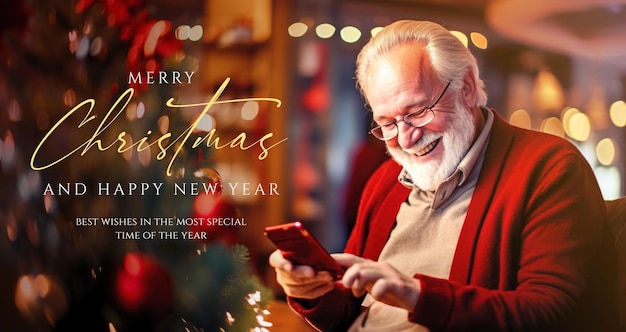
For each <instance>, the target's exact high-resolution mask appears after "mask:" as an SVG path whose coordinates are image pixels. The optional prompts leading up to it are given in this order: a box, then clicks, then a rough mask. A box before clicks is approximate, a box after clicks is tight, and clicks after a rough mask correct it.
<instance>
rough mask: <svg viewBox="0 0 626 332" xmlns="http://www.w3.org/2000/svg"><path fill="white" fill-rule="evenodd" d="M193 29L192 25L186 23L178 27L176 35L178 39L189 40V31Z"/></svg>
mask: <svg viewBox="0 0 626 332" xmlns="http://www.w3.org/2000/svg"><path fill="white" fill-rule="evenodd" d="M190 31H191V27H190V26H188V25H186V24H184V25H181V26H179V27H178V28H176V31H175V35H176V39H178V40H187V39H189V32H190Z"/></svg>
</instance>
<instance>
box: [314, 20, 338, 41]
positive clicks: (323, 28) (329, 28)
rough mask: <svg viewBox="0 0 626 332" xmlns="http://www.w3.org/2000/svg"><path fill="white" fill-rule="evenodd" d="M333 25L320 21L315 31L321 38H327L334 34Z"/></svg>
mask: <svg viewBox="0 0 626 332" xmlns="http://www.w3.org/2000/svg"><path fill="white" fill-rule="evenodd" d="M335 30H337V29H336V28H335V26H333V25H332V24H329V23H322V24H320V25H318V26H317V27H316V28H315V33H316V34H317V36H318V37H320V38H322V39H328V38H330V37H332V36H333V35H334V34H335Z"/></svg>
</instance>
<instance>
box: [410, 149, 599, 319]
mask: <svg viewBox="0 0 626 332" xmlns="http://www.w3.org/2000/svg"><path fill="white" fill-rule="evenodd" d="M522 155H523V154H522ZM520 157H521V156H520ZM512 159H515V158H512ZM526 161H527V162H530V163H531V164H532V162H533V160H526ZM535 161H536V162H537V163H539V164H540V165H536V164H535V165H531V166H521V167H522V168H523V167H534V169H536V170H538V171H534V172H521V174H519V175H521V176H518V177H517V178H516V177H515V176H514V175H515V174H504V175H508V176H507V177H506V178H507V179H509V180H506V181H501V182H500V186H499V187H498V189H496V193H495V195H494V196H493V198H492V199H491V201H490V209H489V211H488V212H487V214H486V215H485V218H484V220H483V221H482V227H481V231H480V233H479V238H477V240H476V241H477V245H476V249H475V250H476V253H475V254H474V256H473V257H474V261H473V262H471V269H472V271H473V272H472V273H471V276H470V280H469V281H468V283H469V284H464V283H461V282H458V281H450V280H445V279H437V278H432V277H429V276H425V275H421V274H416V275H414V277H415V278H418V279H420V281H421V285H422V293H421V295H420V299H419V301H418V303H417V305H416V307H415V310H414V312H413V314H410V315H409V320H410V321H412V322H415V323H419V324H422V325H425V326H426V327H428V328H429V329H430V330H431V331H458V330H467V329H469V330H481V331H482V330H484V331H527V330H533V331H536V330H548V331H554V330H561V329H563V328H564V325H568V324H571V325H575V326H573V327H574V329H575V330H584V329H581V328H582V326H580V325H577V324H578V323H573V322H581V324H583V323H582V322H584V321H585V320H584V319H583V318H582V316H589V315H593V313H591V312H589V311H588V310H591V309H589V308H591V305H590V303H592V301H595V300H593V298H594V296H595V297H597V296H599V295H600V294H598V293H596V294H589V293H591V292H588V290H589V288H588V286H589V285H590V284H591V283H590V272H591V269H592V265H593V264H594V263H595V259H596V258H597V257H598V254H599V252H600V247H601V242H602V240H603V234H605V233H604V228H603V224H604V223H603V222H602V221H603V218H605V210H604V202H603V200H602V196H601V194H600V192H599V189H598V186H597V183H596V181H595V177H594V175H593V173H592V171H591V169H590V167H589V166H588V164H587V163H586V161H585V160H584V159H583V158H582V156H580V155H578V154H577V153H568V154H563V153H562V152H561V153H556V155H553V156H548V155H546V157H543V159H538V160H535ZM511 162H518V163H523V162H524V160H512V161H511ZM535 166H539V167H535ZM511 169H513V170H518V171H519V170H520V167H517V168H515V167H512V168H511ZM524 175H528V177H526V176H524ZM515 179H517V180H515ZM507 181H508V182H507ZM521 188H526V189H521ZM500 219H509V220H500ZM502 225H509V226H510V227H507V226H502ZM507 233H508V234H507ZM515 234H517V235H515ZM498 241H499V242H500V243H493V242H498ZM489 242H491V243H489ZM493 248H500V249H502V251H504V252H501V253H499V254H498V255H495V256H494V255H491V254H488V253H486V251H493V250H486V249H493ZM497 269H504V270H509V272H506V271H505V272H502V271H499V272H498V271H494V270H497ZM480 271H492V272H491V273H485V274H482V272H480ZM507 273H511V274H512V275H513V278H512V279H513V280H514V284H513V285H507V283H508V282H507V281H506V275H507ZM489 274H490V275H489ZM493 279H500V280H493ZM492 284H493V285H496V286H495V287H493V288H492V287H486V286H485V285H492ZM594 303H595V306H596V307H598V306H600V308H601V305H599V304H598V302H597V301H595V302H594ZM585 306H587V307H585ZM581 308H585V309H581ZM593 310H596V311H601V310H605V309H604V308H602V309H599V310H598V309H593ZM608 311H610V310H608ZM599 315H602V313H599ZM599 315H596V318H597V317H598V316H599ZM577 316H579V317H577ZM579 318H580V319H579ZM609 321H610V318H607V324H608V326H610V323H609ZM587 322H589V320H587ZM603 323H604V322H602V321H599V320H596V321H595V322H594V323H593V324H595V325H590V326H588V327H589V328H591V329H592V330H598V328H599V327H601V326H602V324H603ZM599 330H602V328H600V329H599Z"/></svg>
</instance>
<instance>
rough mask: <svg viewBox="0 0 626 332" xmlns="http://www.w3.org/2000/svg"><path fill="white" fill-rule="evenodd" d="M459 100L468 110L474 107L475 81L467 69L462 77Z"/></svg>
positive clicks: (472, 74)
mask: <svg viewBox="0 0 626 332" xmlns="http://www.w3.org/2000/svg"><path fill="white" fill-rule="evenodd" d="M461 99H462V100H463V103H464V104H465V106H467V107H468V108H472V107H474V106H476V100H478V93H477V92H476V80H475V79H474V73H473V72H472V71H471V70H470V69H469V68H468V69H466V70H465V75H463V87H462V88H461Z"/></svg>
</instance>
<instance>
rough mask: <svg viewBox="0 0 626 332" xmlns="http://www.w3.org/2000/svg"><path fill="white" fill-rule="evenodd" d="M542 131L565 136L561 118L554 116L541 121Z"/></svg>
mask: <svg viewBox="0 0 626 332" xmlns="http://www.w3.org/2000/svg"><path fill="white" fill-rule="evenodd" d="M541 131H543V132H544V133H548V134H552V135H555V136H559V137H565V131H564V130H563V124H561V120H559V118H557V117H554V116H551V117H549V118H547V119H545V120H543V121H541Z"/></svg>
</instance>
